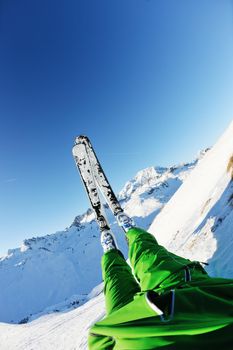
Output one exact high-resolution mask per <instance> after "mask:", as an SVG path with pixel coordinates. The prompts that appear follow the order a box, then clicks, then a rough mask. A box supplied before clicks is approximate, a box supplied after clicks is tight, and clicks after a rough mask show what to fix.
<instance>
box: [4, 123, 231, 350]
mask: <svg viewBox="0 0 233 350" xmlns="http://www.w3.org/2000/svg"><path fill="white" fill-rule="evenodd" d="M232 136H233V123H232V124H231V125H230V127H229V128H228V130H227V131H226V133H225V134H224V135H223V136H222V138H221V139H220V140H219V141H218V142H217V143H216V145H215V146H214V147H213V148H212V149H211V150H208V151H204V152H202V153H200V155H199V157H198V159H197V160H195V161H193V162H191V163H186V164H179V165H176V166H172V167H169V168H162V167H149V168H147V169H144V170H141V171H139V172H138V173H137V174H136V176H135V178H133V179H132V180H130V181H128V182H127V183H126V185H125V186H124V188H123V189H122V191H121V192H120V193H119V196H118V198H119V200H120V201H121V204H122V206H123V207H124V209H125V211H126V212H127V213H128V214H129V215H131V216H133V217H134V220H135V221H136V223H137V224H138V226H140V227H142V228H145V229H148V228H149V227H150V231H151V232H152V233H153V234H154V235H155V237H156V238H157V239H158V241H159V242H160V243H162V244H164V245H165V246H166V247H168V248H169V249H170V250H172V251H175V252H176V253H178V254H180V255H183V256H187V257H189V258H190V259H195V260H199V261H208V262H209V263H210V265H209V266H208V268H207V270H208V272H209V273H210V274H211V275H213V276H224V277H233V249H232V248H233V246H232V245H233V243H232V242H233V240H232V227H233V184H232V183H233V181H231V176H232V175H233V174H232V170H233V169H232V167H231V166H230V167H229V169H228V171H227V166H228V164H229V159H230V158H231V156H232V154H233V137H232ZM161 209H162V210H161ZM106 212H107V215H108V217H109V221H110V223H111V228H112V230H113V232H114V233H115V235H116V237H117V240H118V244H119V246H120V248H121V249H122V251H123V253H124V254H125V256H127V247H126V244H125V239H124V234H123V232H122V231H121V229H119V228H118V227H117V225H116V222H115V219H114V218H113V217H112V216H111V214H110V211H109V209H108V208H107V206H106ZM101 255H102V250H101V246H100V243H99V232H98V228H97V225H96V223H95V221H94V215H93V213H92V211H91V210H90V209H88V210H87V212H86V213H84V214H83V215H79V216H77V217H76V218H75V220H74V222H73V224H72V225H71V226H70V228H68V229H66V230H64V231H61V232H57V233H55V234H53V235H47V236H44V237H37V238H32V239H27V240H25V241H24V242H23V244H22V246H21V247H20V248H16V249H10V250H9V251H8V253H7V255H6V256H4V257H2V258H0V280H1V288H0V349H1V350H8V349H10V350H11V349H17V350H39V349H46V350H47V349H48V350H50V349H56V350H59V349H67V350H77V349H80V350H84V349H87V334H88V329H89V327H90V326H91V324H93V323H95V322H96V321H97V320H98V319H101V318H102V317H103V316H104V314H105V311H104V310H105V308H104V297H103V293H102V289H103V284H102V283H101V281H102V279H101V269H100V259H101ZM19 323H21V324H19Z"/></svg>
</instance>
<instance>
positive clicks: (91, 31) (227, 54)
mask: <svg viewBox="0 0 233 350" xmlns="http://www.w3.org/2000/svg"><path fill="white" fill-rule="evenodd" d="M232 91H233V6H232V1H230V0H229V1H228V0H221V1H219V0H177V1H175V0H165V1H164V0H151V1H149V0H148V1H146V0H144V1H143V0H117V1H109V0H98V1H96V0H85V1H84V0H82V1H81V0H70V1H65V0H56V1H55V0H34V1H31V0H21V1H18V0H11V1H9V0H2V1H1V2H0V118H1V124H0V125H1V128H0V162H1V172H0V216H1V217H0V254H2V253H4V252H5V251H6V249H7V248H10V247H16V246H18V245H20V242H21V241H22V240H23V239H24V238H27V237H31V236H34V235H44V234H47V233H52V232H55V231H57V230H62V229H63V228H65V227H66V226H69V225H70V224H71V222H72V220H73V218H74V217H75V215H77V214H81V213H82V212H83V211H84V210H85V209H86V208H87V207H88V206H89V203H88V200H87V198H86V195H85V193H84V190H83V188H82V185H81V182H80V179H79V175H78V173H77V170H76V168H75V165H74V162H73V159H72V155H71V148H72V145H73V141H74V138H75V136H76V135H79V134H82V133H84V134H86V135H88V136H89V137H90V138H91V140H92V143H93V145H94V146H95V148H96V151H97V153H98V155H99V158H100V160H101V161H102V164H103V166H104V168H105V171H106V174H107V175H108V177H109V179H110V181H111V183H112V186H113V188H114V189H115V191H116V192H118V191H119V190H120V189H121V188H122V186H123V185H124V183H125V182H126V181H127V180H128V179H130V178H131V177H132V176H134V175H135V173H136V172H137V171H138V170H140V169H142V168H145V167H148V166H151V165H165V166H166V165H172V164H174V163H178V162H182V161H189V160H192V159H193V158H194V157H195V155H196V154H197V152H198V151H199V150H201V149H203V148H205V147H208V146H211V145H212V144H213V143H215V141H216V140H217V139H218V137H219V136H220V135H221V133H222V132H223V131H224V130H225V129H226V128H227V126H228V124H229V123H230V121H231V120H232V117H233V98H232V97H233V94H232Z"/></svg>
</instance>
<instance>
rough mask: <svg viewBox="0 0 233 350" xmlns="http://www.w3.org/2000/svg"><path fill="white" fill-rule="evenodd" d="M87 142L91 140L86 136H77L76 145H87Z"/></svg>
mask: <svg viewBox="0 0 233 350" xmlns="http://www.w3.org/2000/svg"><path fill="white" fill-rule="evenodd" d="M85 142H89V139H88V137H87V136H86V135H79V136H76V138H75V141H74V144H75V145H77V144H79V143H85Z"/></svg>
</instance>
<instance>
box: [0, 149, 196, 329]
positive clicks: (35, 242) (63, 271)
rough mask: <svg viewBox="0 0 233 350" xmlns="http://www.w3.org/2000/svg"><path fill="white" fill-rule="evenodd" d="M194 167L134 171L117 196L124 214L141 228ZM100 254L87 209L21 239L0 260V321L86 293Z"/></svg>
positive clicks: (97, 275)
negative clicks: (47, 231)
mask: <svg viewBox="0 0 233 350" xmlns="http://www.w3.org/2000/svg"><path fill="white" fill-rule="evenodd" d="M201 157H202V156H201ZM201 157H200V158H201ZM196 163H197V160H195V161H193V162H191V163H186V164H180V165H176V166H172V167H169V168H162V167H149V168H146V169H143V170H141V171H139V172H138V173H137V174H136V176H135V177H134V178H133V179H132V180H130V181H129V182H128V183H127V184H126V185H125V186H124V188H123V189H122V191H121V192H120V194H119V199H120V201H121V204H122V206H123V207H124V208H125V211H126V212H127V213H128V214H129V215H131V216H132V217H134V218H135V221H136V222H137V224H138V226H140V227H142V228H145V229H147V228H148V227H149V225H150V223H151V222H152V221H153V219H154V217H155V216H156V215H157V213H158V212H159V211H160V210H161V208H162V207H163V206H164V205H165V204H166V202H167V201H168V200H169V199H170V197H171V196H172V195H173V194H174V193H175V191H176V190H177V189H178V188H179V187H180V185H181V184H182V183H183V181H184V179H185V178H186V177H187V176H188V174H189V172H190V171H191V170H192V169H193V168H194V167H195V165H196ZM105 208H106V214H107V216H108V217H109V221H110V223H111V227H112V229H113V232H114V233H115V235H116V237H117V240H118V243H119V246H120V247H121V249H122V251H123V253H124V254H126V252H127V247H126V243H125V239H124V235H123V232H122V230H121V229H120V228H119V227H118V226H117V224H116V222H115V218H114V217H112V215H111V213H110V211H109V209H108V207H107V205H106V206H105ZM101 255H102V249H101V246H100V243H99V231H98V227H97V225H96V223H95V220H94V214H93V212H92V210H91V209H88V210H87V211H86V212H85V213H83V214H82V215H78V216H77V217H76V218H75V219H74V221H73V223H72V224H71V226H70V227H69V228H67V229H66V230H64V231H59V232H57V233H55V234H51V235H46V236H43V237H32V238H30V239H26V240H24V242H23V244H22V246H21V247H20V248H16V249H9V251H8V254H7V255H6V256H5V257H2V258H1V259H0V279H1V281H2V287H1V290H0V321H4V322H12V323H15V322H22V321H25V320H27V319H31V317H33V316H30V315H35V314H37V315H40V314H43V312H44V310H45V309H47V310H50V308H51V309H53V308H54V309H56V307H54V305H55V304H60V303H63V302H64V301H65V300H66V299H69V298H70V297H72V296H73V295H87V294H88V293H89V292H90V291H91V290H92V289H93V288H94V287H95V286H96V285H98V284H99V283H100V282H101V280H102V276H101V268H100V260H101ZM16 290H17V295H15V291H16ZM48 308H49V309H48Z"/></svg>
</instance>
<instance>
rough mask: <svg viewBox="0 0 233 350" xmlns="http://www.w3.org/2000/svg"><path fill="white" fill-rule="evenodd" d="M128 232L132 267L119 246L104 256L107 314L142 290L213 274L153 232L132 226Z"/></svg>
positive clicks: (161, 289)
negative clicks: (162, 243)
mask: <svg viewBox="0 0 233 350" xmlns="http://www.w3.org/2000/svg"><path fill="white" fill-rule="evenodd" d="M126 236H127V240H128V244H129V260H130V265H131V267H132V269H131V268H130V266H129V264H128V263H127V262H126V261H125V259H124V257H123V255H122V253H121V252H120V251H119V250H117V249H112V250H110V251H108V252H106V253H105V254H104V255H103V257H102V273H103V279H104V293H105V303H106V313H107V315H109V314H111V313H112V312H113V311H116V310H118V309H120V308H121V307H123V306H124V305H126V304H128V303H129V302H130V301H132V300H133V298H134V296H135V294H136V293H138V292H140V291H147V290H156V291H161V292H162V291H163V290H166V289H168V288H172V286H174V285H177V283H180V282H182V281H183V282H187V281H189V278H190V276H191V275H192V280H194V279H196V280H200V279H203V278H209V276H208V275H207V273H206V272H205V270H204V269H203V268H202V267H201V265H200V264H199V263H197V262H191V261H190V260H188V259H185V258H182V257H180V256H177V255H175V254H173V253H170V252H168V251H167V250H166V249H165V248H164V247H162V246H160V245H159V244H158V243H157V241H156V239H155V237H154V236H153V235H151V234H150V233H148V232H146V231H144V230H142V229H139V228H132V229H130V230H129V231H128V232H127V234H126ZM134 276H135V277H134Z"/></svg>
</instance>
